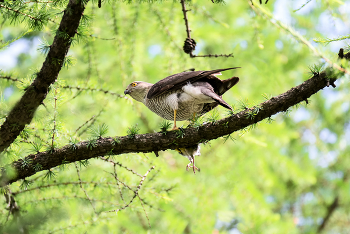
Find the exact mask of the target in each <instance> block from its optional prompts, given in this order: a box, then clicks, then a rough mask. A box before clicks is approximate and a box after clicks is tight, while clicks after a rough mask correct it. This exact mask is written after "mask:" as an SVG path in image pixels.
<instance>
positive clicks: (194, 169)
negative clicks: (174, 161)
mask: <svg viewBox="0 0 350 234" xmlns="http://www.w3.org/2000/svg"><path fill="white" fill-rule="evenodd" d="M192 163H193V162H190V163H189V164H187V166H186V171H188V168H193V173H194V174H196V170H197V171H198V172H200V171H201V169H199V168H198V167H196V166H195V165H194V163H193V165H191V164H192Z"/></svg>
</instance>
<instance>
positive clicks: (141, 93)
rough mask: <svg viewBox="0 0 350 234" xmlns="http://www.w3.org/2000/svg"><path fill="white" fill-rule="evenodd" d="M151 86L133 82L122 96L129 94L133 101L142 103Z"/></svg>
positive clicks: (141, 82) (145, 83)
mask: <svg viewBox="0 0 350 234" xmlns="http://www.w3.org/2000/svg"><path fill="white" fill-rule="evenodd" d="M152 86H153V84H150V83H147V82H143V81H134V82H132V83H131V84H129V85H128V87H127V88H126V89H125V91H124V94H125V95H127V94H129V95H130V96H131V97H132V98H133V99H135V100H136V101H139V102H143V101H144V99H145V96H146V95H147V93H148V91H149V90H150V88H151V87H152Z"/></svg>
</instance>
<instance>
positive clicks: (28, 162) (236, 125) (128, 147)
mask: <svg viewBox="0 0 350 234" xmlns="http://www.w3.org/2000/svg"><path fill="white" fill-rule="evenodd" d="M327 74H328V73H327ZM335 80H336V78H329V77H327V76H326V72H322V73H320V74H315V75H314V76H313V77H311V78H310V79H308V80H306V81H305V82H303V83H302V84H300V85H298V86H296V87H294V88H291V89H290V90H288V91H287V92H285V93H282V94H280V95H279V96H276V97H272V98H271V99H269V100H267V101H265V102H263V103H261V104H259V105H258V106H256V107H253V108H249V109H246V110H244V111H241V112H239V113H237V114H234V115H232V116H229V117H227V118H224V119H221V120H219V121H217V122H215V123H213V122H211V123H206V124H203V125H202V126H200V127H199V128H192V127H190V128H186V129H182V130H178V131H183V134H181V135H182V137H179V134H178V132H177V131H170V132H167V134H166V135H164V134H163V133H149V134H140V135H135V136H134V137H131V136H124V137H117V139H116V138H111V137H106V138H99V139H96V142H94V143H93V144H92V143H91V141H90V142H89V141H83V142H80V143H78V144H75V145H66V146H64V147H62V148H60V149H55V150H54V151H51V152H49V151H47V152H40V153H37V154H31V155H29V156H27V157H26V158H25V159H24V160H25V162H24V161H23V160H22V159H20V160H18V161H16V162H13V163H12V164H10V165H7V167H5V168H2V170H1V176H0V186H5V185H7V184H11V183H13V182H15V181H18V180H20V179H24V178H26V177H28V176H31V175H34V174H35V173H37V172H39V171H42V170H48V169H51V168H54V167H56V166H59V165H61V164H64V163H71V162H76V161H80V160H86V159H90V158H94V157H98V156H104V155H118V154H125V153H137V152H143V153H147V152H152V151H154V152H156V151H161V150H167V149H176V148H179V147H181V148H183V147H189V146H192V145H194V144H197V143H199V142H203V141H209V140H213V139H216V138H218V137H222V136H225V135H228V134H231V133H233V132H235V131H238V130H240V129H243V128H245V127H247V126H249V125H253V124H255V123H257V122H260V121H262V120H263V119H265V118H268V117H271V116H272V115H274V114H276V113H278V112H281V111H286V110H287V109H288V108H289V107H291V106H293V105H296V104H298V103H300V102H302V101H305V100H307V98H309V97H310V96H311V95H313V94H315V93H317V92H318V91H319V90H321V89H323V88H324V87H326V86H327V83H329V82H330V83H331V84H333V83H334V81H335ZM38 164H39V165H40V166H35V165H38ZM8 167H12V169H13V170H15V172H16V173H15V175H13V174H12V176H10V174H11V173H10V172H9V171H11V170H10V169H8ZM35 168H36V169H37V170H35Z"/></svg>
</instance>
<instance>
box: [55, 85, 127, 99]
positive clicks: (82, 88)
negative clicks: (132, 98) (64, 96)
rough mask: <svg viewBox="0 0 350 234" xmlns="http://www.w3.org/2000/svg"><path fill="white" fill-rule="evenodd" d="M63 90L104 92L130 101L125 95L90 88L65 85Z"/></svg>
mask: <svg viewBox="0 0 350 234" xmlns="http://www.w3.org/2000/svg"><path fill="white" fill-rule="evenodd" d="M61 88H62V89H76V90H78V91H92V92H102V93H105V94H110V95H114V96H117V97H120V98H125V99H129V98H128V97H126V96H125V95H120V94H118V93H114V92H111V91H108V90H105V89H96V88H89V87H79V86H71V85H64V86H61Z"/></svg>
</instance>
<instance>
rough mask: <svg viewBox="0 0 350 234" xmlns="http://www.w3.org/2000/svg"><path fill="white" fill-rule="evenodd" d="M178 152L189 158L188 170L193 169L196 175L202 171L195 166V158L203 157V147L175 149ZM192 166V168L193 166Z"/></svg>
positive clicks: (194, 146)
mask: <svg viewBox="0 0 350 234" xmlns="http://www.w3.org/2000/svg"><path fill="white" fill-rule="evenodd" d="M175 150H176V151H177V152H179V154H181V155H182V156H184V157H187V158H188V160H190V163H189V164H187V166H186V170H188V168H191V167H192V168H193V173H194V174H196V170H197V171H200V169H199V168H198V167H196V166H195V165H194V156H200V155H201V151H200V150H201V147H200V145H199V144H197V145H193V146H190V147H187V148H178V149H175ZM191 164H192V166H191Z"/></svg>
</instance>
